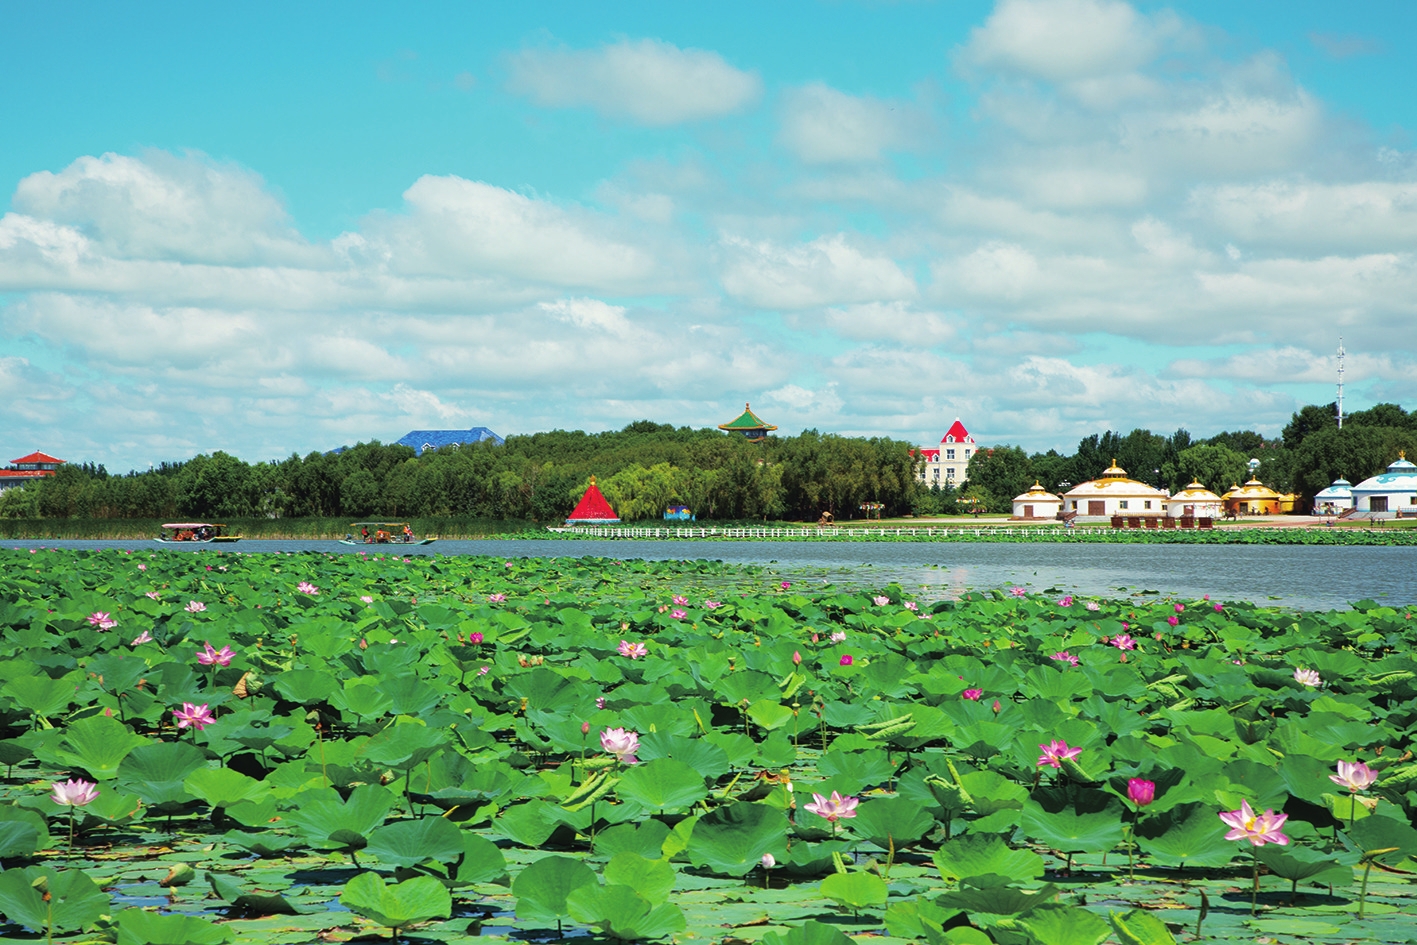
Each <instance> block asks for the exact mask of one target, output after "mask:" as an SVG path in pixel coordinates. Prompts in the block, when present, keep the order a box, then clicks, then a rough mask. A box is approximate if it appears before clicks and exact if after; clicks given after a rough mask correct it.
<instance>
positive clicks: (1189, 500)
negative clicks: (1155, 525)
mask: <svg viewBox="0 0 1417 945" xmlns="http://www.w3.org/2000/svg"><path fill="white" fill-rule="evenodd" d="M1166 514H1167V515H1170V516H1172V517H1173V518H1185V517H1190V518H1220V516H1221V515H1223V514H1225V505H1224V504H1223V503H1222V502H1221V501H1220V496H1218V495H1216V494H1215V493H1214V492H1211V491H1210V490H1209V489H1207V488H1206V487H1205V486H1203V485H1201V484H1200V483H1199V482H1192V483H1191V484H1190V485H1188V486H1186V488H1184V489H1182V490H1180V491H1179V492H1177V493H1176V494H1175V495H1173V496H1172V497H1171V499H1170V501H1168V502H1167V503H1166Z"/></svg>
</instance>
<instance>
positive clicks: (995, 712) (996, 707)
mask: <svg viewBox="0 0 1417 945" xmlns="http://www.w3.org/2000/svg"><path fill="white" fill-rule="evenodd" d="M1002 708H1003V705H1001V704H1000V702H999V700H998V699H995V700H994V714H995V715H998V714H999V710H1000V709H1002Z"/></svg>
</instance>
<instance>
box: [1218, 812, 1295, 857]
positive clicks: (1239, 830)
mask: <svg viewBox="0 0 1417 945" xmlns="http://www.w3.org/2000/svg"><path fill="white" fill-rule="evenodd" d="M1219 816H1220V819H1221V821H1223V822H1224V823H1225V825H1226V826H1227V827H1229V828H1231V829H1230V832H1229V833H1227V834H1226V835H1225V839H1226V840H1248V841H1250V842H1251V843H1253V844H1254V845H1255V846H1257V847H1262V846H1264V845H1265V844H1266V843H1277V844H1279V845H1280V846H1284V845H1285V844H1287V843H1288V842H1289V838H1288V837H1286V836H1285V835H1284V834H1283V833H1281V832H1280V829H1279V828H1281V827H1283V826H1284V822H1285V821H1286V820H1288V819H1289V815H1288V814H1276V813H1275V812H1274V811H1272V810H1266V811H1265V812H1264V813H1263V814H1256V813H1255V812H1254V810H1253V809H1251V807H1250V802H1249V801H1241V802H1240V809H1239V810H1232V811H1226V812H1224V813H1222V814H1220V815H1219Z"/></svg>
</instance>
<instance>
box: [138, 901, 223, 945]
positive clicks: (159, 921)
mask: <svg viewBox="0 0 1417 945" xmlns="http://www.w3.org/2000/svg"><path fill="white" fill-rule="evenodd" d="M116 918H117V922H118V942H119V945H223V943H225V942H234V941H236V933H235V932H234V931H233V930H232V929H230V928H227V927H225V926H220V925H213V924H212V923H210V922H208V921H207V920H206V919H199V918H197V917H196V916H191V915H158V914H157V913H156V912H148V911H147V910H145V909H124V910H123V911H122V912H120V913H118V915H117V917H116Z"/></svg>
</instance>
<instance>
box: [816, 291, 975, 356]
mask: <svg viewBox="0 0 1417 945" xmlns="http://www.w3.org/2000/svg"><path fill="white" fill-rule="evenodd" d="M959 322H960V319H959V318H958V316H953V317H952V316H949V315H945V314H943V313H941V312H931V311H920V310H919V309H916V308H915V307H914V306H913V305H911V304H910V303H909V302H904V301H894V302H866V303H864V304H861V305H848V306H845V307H842V308H829V309H827V310H826V311H825V312H822V313H819V314H818V313H813V314H812V315H810V316H807V315H801V316H797V317H795V318H794V319H793V324H794V325H796V326H797V327H799V328H803V329H810V328H814V327H824V328H827V329H829V330H831V331H832V332H833V333H835V334H838V335H840V336H842V337H843V338H851V339H853V340H857V341H880V340H890V341H897V342H901V343H904V344H915V345H920V346H921V347H931V346H933V345H938V344H944V343H946V342H949V341H953V340H955V339H956V338H958V337H959V335H960V326H959Z"/></svg>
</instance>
